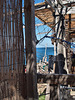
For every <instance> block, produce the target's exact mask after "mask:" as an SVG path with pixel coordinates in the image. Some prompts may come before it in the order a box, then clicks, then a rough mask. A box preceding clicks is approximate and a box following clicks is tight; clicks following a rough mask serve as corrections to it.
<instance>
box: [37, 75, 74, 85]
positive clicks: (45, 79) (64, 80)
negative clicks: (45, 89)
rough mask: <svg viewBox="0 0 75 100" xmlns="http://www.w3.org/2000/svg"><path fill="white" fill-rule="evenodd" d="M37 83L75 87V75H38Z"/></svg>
mask: <svg viewBox="0 0 75 100" xmlns="http://www.w3.org/2000/svg"><path fill="white" fill-rule="evenodd" d="M37 82H38V83H49V84H55V85H58V84H60V85H74V86H75V74H74V75H73V74H37Z"/></svg>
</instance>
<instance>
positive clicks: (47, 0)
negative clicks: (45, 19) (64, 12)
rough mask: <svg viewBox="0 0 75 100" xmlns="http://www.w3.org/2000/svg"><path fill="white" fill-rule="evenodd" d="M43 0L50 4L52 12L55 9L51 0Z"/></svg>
mask: <svg viewBox="0 0 75 100" xmlns="http://www.w3.org/2000/svg"><path fill="white" fill-rule="evenodd" d="M45 1H46V2H47V4H49V5H50V7H51V10H52V12H54V11H55V8H54V6H53V4H54V3H53V4H52V1H51V0H45Z"/></svg>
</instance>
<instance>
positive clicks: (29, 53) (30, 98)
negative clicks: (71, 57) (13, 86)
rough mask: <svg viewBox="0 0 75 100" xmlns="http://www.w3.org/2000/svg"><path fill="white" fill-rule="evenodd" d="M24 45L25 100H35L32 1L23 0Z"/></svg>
mask: <svg viewBox="0 0 75 100" xmlns="http://www.w3.org/2000/svg"><path fill="white" fill-rule="evenodd" d="M25 43H26V71H27V100H37V99H38V95H37V74H36V72H37V70H36V41H35V10H34V0H25Z"/></svg>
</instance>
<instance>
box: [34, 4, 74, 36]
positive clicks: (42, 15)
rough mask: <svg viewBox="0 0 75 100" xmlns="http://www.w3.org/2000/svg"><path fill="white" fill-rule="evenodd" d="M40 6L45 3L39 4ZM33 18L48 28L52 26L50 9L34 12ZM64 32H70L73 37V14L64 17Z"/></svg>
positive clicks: (52, 18)
mask: <svg viewBox="0 0 75 100" xmlns="http://www.w3.org/2000/svg"><path fill="white" fill-rule="evenodd" d="M40 5H45V3H41V4H40ZM35 16H36V17H37V18H38V19H40V20H41V21H42V22H44V23H45V24H47V25H48V26H49V27H50V28H52V26H53V25H54V17H53V13H52V11H51V8H50V7H49V8H42V9H37V10H35ZM65 31H67V32H69V31H70V33H71V32H72V33H73V37H75V36H74V35H75V33H74V32H75V14H67V15H65ZM71 37H72V34H71Z"/></svg>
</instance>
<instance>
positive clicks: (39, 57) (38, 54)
mask: <svg viewBox="0 0 75 100" xmlns="http://www.w3.org/2000/svg"><path fill="white" fill-rule="evenodd" d="M44 55H45V48H36V58H37V63H38V62H39V61H40V60H42V58H43V57H44ZM46 55H47V61H48V60H49V55H54V47H47V50H46Z"/></svg>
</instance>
